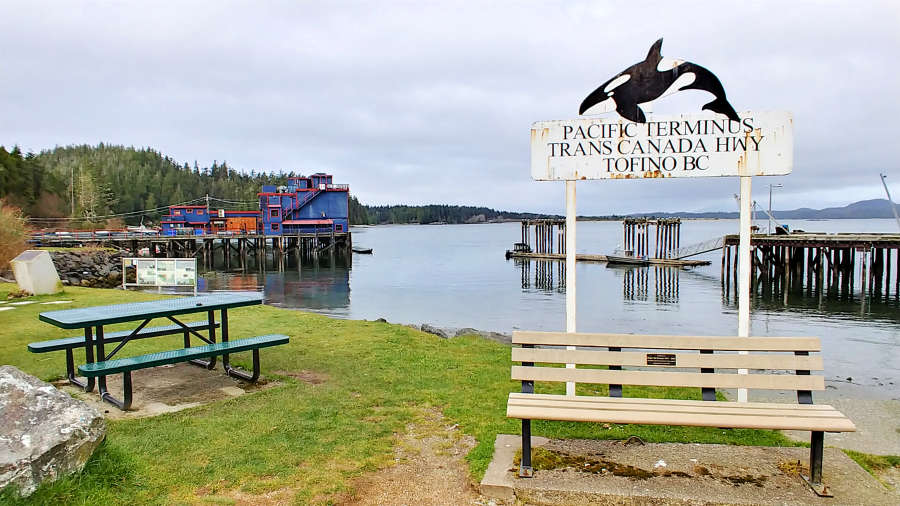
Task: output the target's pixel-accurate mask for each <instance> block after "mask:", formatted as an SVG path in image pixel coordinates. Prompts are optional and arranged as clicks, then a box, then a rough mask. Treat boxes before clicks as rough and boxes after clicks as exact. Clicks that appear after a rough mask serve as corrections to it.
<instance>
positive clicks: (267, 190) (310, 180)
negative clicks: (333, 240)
mask: <svg viewBox="0 0 900 506" xmlns="http://www.w3.org/2000/svg"><path fill="white" fill-rule="evenodd" d="M258 195H259V210H260V214H261V218H262V232H263V234H265V235H293V234H312V233H321V234H330V233H332V232H335V233H342V232H347V231H348V230H349V226H350V222H349V216H350V213H349V210H350V200H349V199H350V189H349V186H348V185H345V184H333V182H332V176H331V175H330V174H324V173H321V172H318V173H316V174H313V175H311V176H308V177H307V176H300V177H291V178H288V181H287V185H286V186H278V187H276V186H273V185H266V186H263V188H262V191H261V192H260V193H259V194H258Z"/></svg>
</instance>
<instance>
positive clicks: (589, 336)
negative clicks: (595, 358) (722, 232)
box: [512, 330, 822, 351]
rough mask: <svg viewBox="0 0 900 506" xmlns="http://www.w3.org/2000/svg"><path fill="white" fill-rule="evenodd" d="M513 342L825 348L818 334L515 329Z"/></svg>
mask: <svg viewBox="0 0 900 506" xmlns="http://www.w3.org/2000/svg"><path fill="white" fill-rule="evenodd" d="M512 343H513V344H533V345H555V346H602V347H614V348H652V349H669V350H721V351H821V348H822V344H821V342H820V341H819V339H818V338H815V337H717V336H703V337H696V336H670V335H636V334H608V333H587V332H572V333H568V332H537V331H530V330H528V331H526V330H516V331H513V335H512Z"/></svg>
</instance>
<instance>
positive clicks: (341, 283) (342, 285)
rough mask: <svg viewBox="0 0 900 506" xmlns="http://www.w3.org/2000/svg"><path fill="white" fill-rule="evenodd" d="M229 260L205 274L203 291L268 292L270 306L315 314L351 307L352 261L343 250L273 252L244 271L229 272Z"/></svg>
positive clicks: (245, 265) (254, 260) (244, 266)
mask: <svg viewBox="0 0 900 506" xmlns="http://www.w3.org/2000/svg"><path fill="white" fill-rule="evenodd" d="M225 264H226V260H225V259H221V262H214V269H209V270H207V271H205V272H203V273H202V274H201V275H202V278H201V280H200V286H199V289H200V290H202V291H216V290H256V291H259V290H265V294H266V304H272V305H280V306H285V307H290V308H303V309H309V310H313V311H324V312H335V311H336V312H341V311H344V312H346V310H347V309H348V308H349V307H350V270H351V268H352V261H351V258H350V257H349V255H347V254H344V253H343V252H341V251H335V252H333V253H330V254H318V255H316V254H304V253H296V252H291V253H286V254H280V253H278V252H276V251H269V252H267V254H265V255H260V257H259V258H258V259H257V258H255V257H254V256H250V257H249V258H248V259H247V260H246V262H241V263H240V268H237V269H228V268H227V267H226V265H225Z"/></svg>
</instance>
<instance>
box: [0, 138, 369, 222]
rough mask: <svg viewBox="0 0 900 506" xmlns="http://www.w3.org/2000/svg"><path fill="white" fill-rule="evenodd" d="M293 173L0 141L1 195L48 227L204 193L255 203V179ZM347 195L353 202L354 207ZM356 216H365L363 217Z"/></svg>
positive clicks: (225, 204) (228, 202)
mask: <svg viewBox="0 0 900 506" xmlns="http://www.w3.org/2000/svg"><path fill="white" fill-rule="evenodd" d="M293 175H296V174H295V173H294V172H279V173H276V172H272V171H255V170H254V171H249V172H243V171H237V170H234V169H232V168H231V167H229V166H228V165H227V163H225V162H222V163H218V162H213V164H212V166H209V167H200V166H199V165H198V164H197V162H196V161H195V162H194V164H193V166H191V165H188V164H187V163H181V164H179V163H178V162H176V161H175V160H173V159H172V158H169V157H167V156H163V155H162V154H160V153H159V152H157V151H154V150H152V149H149V148H143V149H137V148H133V147H124V146H111V145H104V144H100V145H97V146H87V145H82V146H66V147H57V148H54V149H52V150H46V151H42V152H41V153H39V154H31V153H28V154H24V153H22V152H21V151H20V150H19V149H18V148H13V149H12V150H11V151H7V150H6V149H5V148H3V147H2V146H0V198H2V199H5V200H6V201H7V202H8V203H9V204H12V205H16V206H18V207H21V208H22V210H23V211H24V212H25V214H26V216H29V217H30V218H32V221H33V222H34V223H35V224H39V225H47V226H53V225H57V226H59V227H67V226H87V225H89V224H97V225H101V226H102V225H105V224H106V223H107V221H109V219H110V218H112V219H113V221H114V222H124V223H129V224H132V223H139V222H140V221H141V220H142V219H143V220H144V221H145V222H147V221H150V222H155V221H157V220H158V219H159V217H160V216H162V214H164V213H165V207H166V206H168V205H170V204H178V203H185V202H192V201H196V200H197V199H204V198H205V197H206V195H210V196H212V197H214V198H215V199H216V200H212V201H211V205H212V206H213V207H216V208H220V207H221V208H226V209H256V208H257V207H258V204H256V202H257V196H256V194H257V192H259V191H260V187H261V186H262V185H264V184H283V183H284V182H285V181H286V179H287V178H288V177H290V176H293ZM351 200H352V201H353V204H354V206H353V207H354V208H359V207H360V206H359V205H358V202H355V199H351ZM203 202H205V200H203ZM351 214H352V213H351ZM47 218H56V220H50V219H47ZM61 218H75V219H76V220H77V221H76V220H72V222H71V223H70V222H69V221H68V220H64V219H61ZM351 219H352V216H351ZM360 222H362V223H366V222H367V220H366V219H365V217H364V216H363V217H361V219H360Z"/></svg>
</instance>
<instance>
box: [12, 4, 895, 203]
mask: <svg viewBox="0 0 900 506" xmlns="http://www.w3.org/2000/svg"><path fill="white" fill-rule="evenodd" d="M897 26H900V9H898V7H897V6H896V5H895V4H894V3H892V2H872V3H865V4H855V5H849V4H846V5H845V4H824V5H823V4H821V3H819V2H815V3H813V2H791V3H789V4H788V3H786V2H769V3H762V2H759V3H753V4H752V5H734V6H731V5H729V6H725V5H723V4H721V3H720V2H708V3H690V4H687V5H685V4H683V3H676V2H660V3H647V4H643V5H640V6H630V5H625V4H623V3H598V2H571V1H568V2H555V3H545V2H542V3H526V2H504V3H490V4H486V5H483V3H476V2H471V3H465V4H461V5H457V3H456V2H453V3H445V4H432V3H424V2H410V3H400V2H396V3H392V2H357V3H347V2H328V3H325V2H323V3H297V2H286V3H275V2H270V3H265V4H261V5H257V4H254V3H250V2H226V3H223V2H209V3H188V4H187V5H183V3H159V2H157V3H154V4H152V6H151V5H149V4H145V3H137V2H136V3H131V4H124V3H123V4H107V3H80V4H69V3H52V2H51V3H33V2H28V3H24V2H23V3H19V4H12V3H4V4H2V5H0V111H2V114H0V117H2V120H0V144H4V145H11V144H19V145H21V146H23V147H24V148H26V149H29V150H40V149H44V148H49V147H52V146H54V145H57V144H70V143H81V142H86V143H92V144H93V143H97V142H100V141H103V142H111V143H120V144H126V145H136V146H151V147H153V148H156V149H158V150H160V151H161V152H163V153H165V154H167V155H170V156H172V157H174V158H175V159H176V160H179V161H185V162H188V163H192V162H193V161H194V160H195V159H196V160H198V161H199V162H200V163H201V164H209V163H211V162H212V160H213V159H217V160H219V161H221V160H227V161H228V163H229V164H231V165H232V166H234V167H237V168H243V169H247V170H249V169H261V168H262V169H285V170H291V169H293V170H305V171H313V170H328V171H332V172H333V173H334V174H335V176H336V180H337V181H339V182H347V183H350V184H351V189H352V191H353V192H354V193H356V194H357V195H359V197H360V198H361V199H362V200H363V201H365V202H367V203H373V204H386V203H431V202H447V203H455V204H474V205H482V204H483V205H488V206H491V207H496V208H502V209H510V210H531V211H551V212H561V211H562V209H563V207H564V206H563V188H562V186H563V185H562V184H561V183H538V182H534V181H532V180H531V178H530V173H529V150H528V130H529V127H530V125H531V123H532V122H534V121H536V120H543V119H556V118H566V117H574V116H575V115H576V113H577V107H578V104H579V103H580V101H581V99H582V98H584V96H585V95H586V94H587V93H588V92H589V91H591V90H592V89H593V88H594V87H596V86H597V84H599V83H601V82H603V81H605V80H606V79H608V78H609V77H610V76H612V75H614V74H615V73H616V72H618V71H620V70H622V69H623V68H624V67H626V66H628V65H630V64H631V63H634V62H635V61H637V60H638V59H640V57H642V56H643V55H644V54H645V53H646V50H647V48H648V47H649V45H650V44H651V43H652V42H653V41H654V40H656V38H658V37H660V36H664V37H665V44H664V46H663V54H664V55H667V56H672V57H682V58H687V59H690V60H692V61H695V62H697V63H700V64H701V65H704V66H707V67H708V68H710V69H711V70H712V71H713V72H715V73H716V74H717V75H718V76H719V77H720V79H721V80H722V82H723V83H724V84H725V87H726V90H727V91H728V95H729V100H730V101H731V103H732V104H734V105H735V107H736V108H737V109H738V110H748V109H750V110H770V109H786V110H790V111H792V112H793V114H794V117H795V125H796V127H795V139H796V151H795V168H794V173H793V174H792V175H790V176H787V177H784V178H778V179H777V182H780V183H783V184H784V185H785V188H784V189H783V190H781V191H780V194H779V196H778V199H779V201H780V202H781V203H783V207H794V206H801V205H803V206H823V205H832V204H844V203H848V202H850V201H853V200H857V199H861V198H877V197H880V196H881V195H882V193H881V188H880V183H879V181H878V177H877V174H878V172H879V171H887V172H888V173H889V174H894V173H896V176H894V177H893V178H892V179H894V180H895V181H897V183H896V184H900V170H897V168H898V167H897V164H896V162H895V161H894V160H895V155H894V152H893V151H894V149H893V148H894V146H895V145H896V144H897V143H896V142H895V141H894V135H895V134H894V131H893V128H892V127H891V125H892V124H893V122H894V120H895V118H897V117H900V101H898V100H897V99H896V97H894V94H895V91H896V90H897V89H898V88H900V86H898V85H900V77H898V67H897V64H896V62H897V51H898V49H900V35H898V30H897ZM705 99H706V96H705V95H704V94H702V93H700V92H695V93H682V94H679V95H676V96H673V97H670V98H667V99H663V100H662V101H660V103H658V104H656V105H655V109H654V111H655V112H656V113H670V112H683V111H685V110H687V111H692V110H695V109H697V108H698V107H699V105H700V104H702V103H703V102H705V101H706V100H705ZM769 182H775V181H774V180H773V181H769V180H767V179H765V178H757V181H755V188H754V189H755V192H754V193H755V194H756V196H757V199H758V200H760V201H761V202H762V201H763V200H767V191H766V186H765V185H766V184H768V183H769ZM737 190H738V182H737V181H736V180H734V179H710V180H703V181H653V182H632V181H606V182H604V181H596V182H586V183H580V184H579V185H578V191H579V212H581V213H585V214H605V213H611V212H633V211H653V210H662V209H666V210H673V209H680V210H709V209H733V208H734V202H733V199H732V194H733V193H735V192H736V191H737ZM895 192H896V193H897V194H900V187H898V189H897V190H895ZM776 207H782V206H776Z"/></svg>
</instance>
